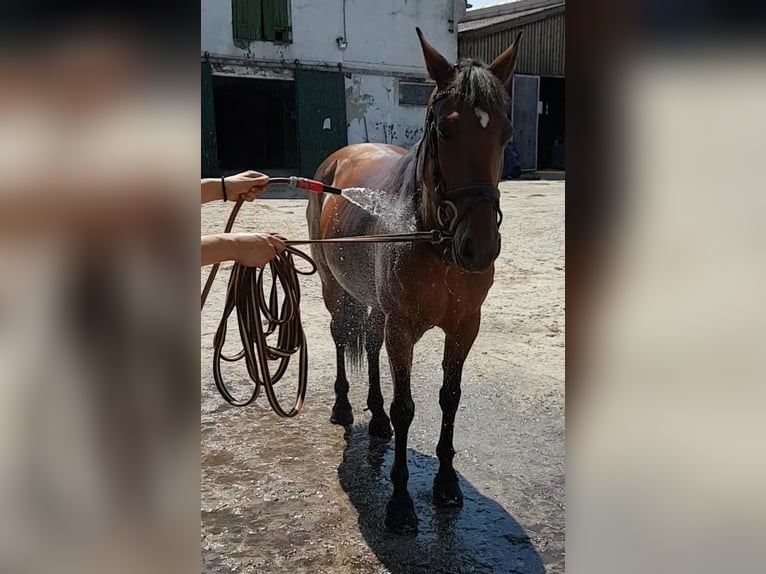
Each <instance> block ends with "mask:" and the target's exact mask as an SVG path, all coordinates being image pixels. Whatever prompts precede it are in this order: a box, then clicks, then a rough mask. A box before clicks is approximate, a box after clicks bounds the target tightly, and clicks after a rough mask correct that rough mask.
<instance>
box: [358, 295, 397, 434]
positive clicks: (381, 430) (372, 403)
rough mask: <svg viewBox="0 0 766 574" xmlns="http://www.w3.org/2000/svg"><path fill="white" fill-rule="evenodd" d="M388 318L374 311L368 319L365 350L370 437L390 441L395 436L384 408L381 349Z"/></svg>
mask: <svg viewBox="0 0 766 574" xmlns="http://www.w3.org/2000/svg"><path fill="white" fill-rule="evenodd" d="M385 326H386V317H385V315H384V314H383V312H382V311H381V310H380V309H373V310H372V311H371V312H370V315H369V317H368V318H367V328H366V333H365V348H366V350H367V371H368V375H369V379H370V387H369V391H368V394H367V408H368V409H369V410H370V413H372V419H370V426H369V433H370V436H373V437H375V438H380V439H390V438H391V436H392V435H393V431H392V430H391V420H390V419H389V418H388V415H387V414H386V409H385V408H384V406H383V393H382V392H381V390H380V349H381V348H382V347H383V334H384V331H385Z"/></svg>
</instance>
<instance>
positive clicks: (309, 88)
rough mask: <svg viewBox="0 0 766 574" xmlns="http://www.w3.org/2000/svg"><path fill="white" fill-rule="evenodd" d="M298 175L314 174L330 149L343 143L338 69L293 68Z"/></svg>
mask: <svg viewBox="0 0 766 574" xmlns="http://www.w3.org/2000/svg"><path fill="white" fill-rule="evenodd" d="M295 102H296V108H297V112H298V154H299V157H300V167H301V175H302V176H305V177H313V176H314V173H315V172H316V169H317V168H318V167H319V164H321V163H322V162H323V161H324V159H325V158H326V157H327V156H329V155H330V154H331V153H332V152H334V151H335V150H337V149H340V148H342V147H343V146H345V145H346V142H347V141H348V140H347V137H346V135H347V131H346V130H347V126H346V91H345V85H344V81H343V74H342V73H340V72H317V71H312V70H296V71H295Z"/></svg>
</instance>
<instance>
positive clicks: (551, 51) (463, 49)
mask: <svg viewBox="0 0 766 574" xmlns="http://www.w3.org/2000/svg"><path fill="white" fill-rule="evenodd" d="M490 30H491V29H490ZM520 31H523V32H524V35H523V36H522V38H521V49H520V51H519V56H518V60H517V61H516V71H517V72H518V73H520V74H530V75H536V76H564V75H565V69H566V66H565V61H566V58H565V41H564V40H565V18H564V12H563V11H561V12H560V13H558V14H554V15H551V16H549V17H547V18H543V19H541V20H537V21H535V22H529V23H527V24H523V25H521V26H514V27H510V28H507V29H502V30H496V31H486V30H472V31H468V32H464V33H461V34H460V37H459V39H458V52H459V54H460V57H463V58H478V59H480V60H483V61H485V62H491V61H492V60H493V59H495V58H496V57H497V56H498V55H499V54H500V53H501V52H503V50H505V49H506V48H508V46H510V45H511V44H512V43H513V40H514V39H515V38H516V34H518V33H519V32H520Z"/></svg>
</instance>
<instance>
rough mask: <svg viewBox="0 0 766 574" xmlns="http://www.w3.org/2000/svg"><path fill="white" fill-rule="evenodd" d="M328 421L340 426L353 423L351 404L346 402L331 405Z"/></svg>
mask: <svg viewBox="0 0 766 574" xmlns="http://www.w3.org/2000/svg"><path fill="white" fill-rule="evenodd" d="M330 422H331V423H332V424H334V425H340V426H342V427H345V426H349V425H352V424H354V413H353V412H352V411H351V405H349V404H346V405H342V406H340V405H337V404H336V405H335V406H333V408H332V415H330Z"/></svg>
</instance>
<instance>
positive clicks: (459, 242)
mask: <svg viewBox="0 0 766 574" xmlns="http://www.w3.org/2000/svg"><path fill="white" fill-rule="evenodd" d="M416 31H417V34H418V38H419V40H420V45H421V48H422V52H423V57H424V59H425V64H426V69H427V71H428V74H429V76H430V77H431V78H432V79H433V80H434V82H435V83H436V87H435V88H434V91H433V93H432V94H431V96H430V98H429V101H428V106H427V110H426V112H427V113H426V122H425V128H424V133H423V136H422V138H421V139H420V141H419V143H418V144H417V145H416V146H413V148H412V149H410V150H409V151H407V150H405V149H403V148H401V147H397V146H393V145H384V144H369V143H365V144H354V145H349V146H346V147H344V148H341V149H340V150H338V151H336V152H335V153H333V154H332V155H330V156H329V157H327V159H325V160H324V161H323V162H322V164H321V165H320V166H319V167H318V168H317V171H316V174H315V179H317V180H320V181H322V182H323V183H325V184H328V185H332V186H333V187H336V188H350V187H363V188H369V189H373V190H379V191H376V193H379V194H381V198H382V200H384V202H385V203H386V205H387V206H388V207H389V208H390V212H392V213H394V212H395V213H397V214H398V215H397V217H396V218H393V219H394V223H391V219H392V218H387V221H383V219H386V218H382V217H378V216H375V215H371V214H370V213H368V212H367V211H366V210H365V209H362V208H360V207H359V206H357V205H354V204H353V203H352V202H350V201H348V200H346V199H344V198H343V197H342V196H336V195H333V196H330V195H328V194H324V195H315V194H311V197H310V199H309V204H308V207H307V211H306V218H307V221H308V228H309V234H310V236H311V238H313V239H320V238H325V239H327V238H337V237H344V236H351V235H366V234H370V233H380V232H381V231H391V229H392V227H393V228H395V229H394V231H401V230H402V228H404V229H408V230H411V231H414V230H426V231H431V230H441V231H443V232H444V233H445V235H446V236H447V237H448V238H449V241H448V242H447V243H446V245H445V244H444V243H441V244H430V243H418V244H415V243H408V244H382V245H381V244H376V245H373V244H357V243H355V244H348V243H345V244H331V243H326V244H315V245H312V256H313V258H314V260H315V261H316V264H317V268H318V272H319V275H320V278H321V282H322V296H323V299H324V303H325V306H326V307H327V310H328V311H329V312H330V315H331V323H330V331H331V333H332V337H333V340H334V342H335V348H336V362H337V377H336V380H335V387H334V388H335V395H336V399H335V404H334V405H333V408H332V416H331V419H330V420H331V421H332V422H333V423H335V424H338V425H343V426H348V425H351V424H352V423H353V420H354V418H353V413H352V408H351V404H350V403H349V400H348V390H349V383H348V380H347V376H346V359H347V358H348V360H349V364H350V365H352V366H359V365H360V364H361V361H362V355H363V354H364V352H365V351H366V355H367V366H368V375H369V390H368V397H367V406H368V409H369V410H370V412H371V414H372V418H371V420H370V423H369V427H368V432H369V434H370V435H371V436H372V437H377V438H379V439H384V440H388V439H390V438H391V436H392V430H391V423H393V433H394V440H395V450H394V461H393V466H392V469H391V474H390V476H391V481H392V483H393V494H392V496H391V498H390V499H389V501H388V503H387V506H386V514H385V526H386V528H388V529H389V530H390V531H393V532H395V533H414V532H417V526H418V518H417V515H416V513H415V507H414V504H413V501H412V498H411V497H410V494H409V492H408V490H407V481H408V478H409V471H408V469H407V433H408V430H409V427H410V424H411V422H412V420H413V418H414V415H415V405H414V403H413V400H412V394H411V389H410V370H411V367H412V355H413V346H414V345H415V343H416V342H417V341H418V340H419V339H420V338H421V337H422V336H423V334H424V333H425V332H426V331H428V330H430V329H432V328H434V327H439V328H441V329H442V330H443V331H444V333H445V343H444V357H443V362H442V367H443V381H442V387H441V390H440V393H439V404H440V407H441V410H442V425H441V432H440V436H439V442H438V444H437V447H436V452H437V455H438V458H439V470H438V471H437V473H436V476H435V478H434V483H433V501H434V503H435V504H437V505H443V506H453V507H460V506H462V504H463V494H462V492H461V489H460V485H459V481H458V477H457V474H456V472H455V469H454V467H453V465H452V461H453V457H454V455H455V450H454V448H453V430H454V422H455V413H456V411H457V408H458V404H459V401H460V395H461V389H460V382H461V378H462V371H463V364H464V362H465V360H466V357H467V356H468V353H469V351H470V350H471V347H472V345H473V343H474V340H475V339H476V336H477V334H478V332H479V324H480V321H481V306H482V303H483V302H484V300H485V298H486V297H487V294H488V292H489V290H490V287H491V286H492V283H493V279H494V261H495V259H496V258H497V256H498V255H499V253H500V232H499V227H500V223H501V220H502V212H501V211H500V203H499V199H500V192H499V190H498V187H497V185H498V181H499V179H500V175H501V170H502V165H503V150H504V148H505V145H506V144H507V142H508V141H510V139H511V137H512V134H513V129H512V126H511V123H510V121H509V120H508V109H509V97H508V92H507V89H506V85H507V83H508V81H509V79H510V78H511V75H512V73H513V69H514V67H515V62H516V55H517V47H518V45H519V38H520V36H521V35H520V34H519V36H517V37H516V39H515V41H514V43H513V44H512V45H511V46H510V47H509V48H508V49H507V50H505V51H504V52H503V53H502V54H500V55H499V56H498V57H497V58H496V59H495V60H494V61H493V62H492V63H491V64H489V65H486V64H484V63H483V62H480V61H478V60H461V61H460V62H458V63H457V64H456V65H452V64H450V63H449V62H448V60H447V59H446V58H444V56H442V55H441V54H440V53H439V52H438V51H437V50H436V49H435V48H434V47H433V46H431V45H430V44H429V43H428V42H427V41H426V39H425V37H424V36H423V33H422V31H421V30H420V28H417V29H416ZM384 343H385V345H386V351H387V353H388V358H389V363H390V369H391V375H392V378H393V401H392V402H391V407H390V414H391V417H390V419H389V417H388V415H387V414H386V411H385V408H384V404H383V395H382V392H381V388H380V365H379V356H380V350H381V348H382V346H383V344H384Z"/></svg>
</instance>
